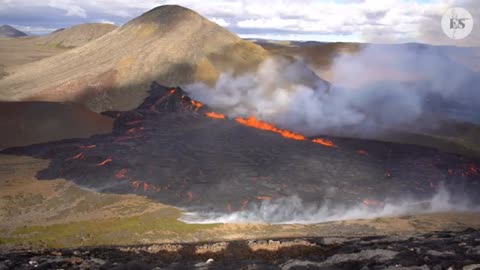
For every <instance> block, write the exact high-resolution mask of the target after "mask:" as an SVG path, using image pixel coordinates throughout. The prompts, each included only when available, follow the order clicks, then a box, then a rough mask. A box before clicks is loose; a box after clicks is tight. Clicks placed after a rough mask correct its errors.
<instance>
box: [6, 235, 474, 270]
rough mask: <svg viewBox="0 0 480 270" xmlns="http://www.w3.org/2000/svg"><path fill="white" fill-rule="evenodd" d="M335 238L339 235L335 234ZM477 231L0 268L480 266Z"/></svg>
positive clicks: (151, 252)
mask: <svg viewBox="0 0 480 270" xmlns="http://www.w3.org/2000/svg"><path fill="white" fill-rule="evenodd" d="M337 240H338V238H337ZM479 243H480V231H478V230H474V229H467V230H465V231H462V232H435V233H428V234H423V235H411V236H401V237H400V236H388V237H362V238H344V239H343V241H334V242H330V241H328V239H325V238H311V239H282V240H242V241H234V242H219V243H206V244H205V243H194V244H161V245H150V246H131V247H92V248H82V249H78V250H41V251H22V250H20V251H3V252H1V253H0V269H282V270H288V269H362V270H367V269H372V270H373V269H402V270H407V269H408V270H417V269H418V270H423V269H425V270H427V269H432V270H433V269H435V270H437V269H438V270H441V269H452V270H453V269H470V270H473V269H480V268H479V263H480V248H479Z"/></svg>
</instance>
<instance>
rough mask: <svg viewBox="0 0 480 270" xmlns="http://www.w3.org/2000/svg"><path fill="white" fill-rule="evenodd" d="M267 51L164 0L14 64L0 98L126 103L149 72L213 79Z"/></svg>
mask: <svg viewBox="0 0 480 270" xmlns="http://www.w3.org/2000/svg"><path fill="white" fill-rule="evenodd" d="M61 32H63V31H61ZM61 32H60V33H61ZM267 55H268V53H267V52H266V51H265V50H264V49H263V48H261V47H260V46H258V45H255V44H253V43H251V42H248V41H244V40H242V39H241V38H239V37H238V36H236V35H235V34H233V33H231V32H229V31H228V30H226V29H224V28H222V27H220V26H219V25H217V24H215V23H213V22H211V21H209V20H207V19H205V18H204V17H202V16H200V15H199V14H197V13H195V12H194V11H192V10H190V9H187V8H184V7H181V6H176V5H166V6H161V7H157V8H155V9H153V10H151V11H149V12H147V13H145V14H143V15H142V16H140V17H138V18H136V19H134V20H132V21H130V22H129V23H127V24H126V25H124V26H122V27H120V28H118V29H116V30H114V31H112V32H110V33H108V34H106V35H104V36H102V37H100V38H99V39H97V40H94V41H92V42H90V43H88V44H85V45H84V46H82V47H78V48H75V49H72V50H69V51H67V52H65V53H62V54H59V55H56V56H54V57H50V58H47V59H43V60H41V61H38V62H35V63H31V64H29V65H26V66H24V67H22V68H21V69H18V70H17V71H16V72H15V73H14V74H11V75H9V76H7V77H5V78H4V79H3V80H0V88H1V89H3V90H4V91H2V93H1V96H0V100H10V101H12V100H44V101H75V102H80V103H83V104H86V105H87V106H88V107H89V108H90V109H92V110H94V111H104V110H127V109H132V108H134V107H135V106H137V105H138V104H139V103H140V102H141V101H142V100H143V98H144V97H145V96H146V90H147V89H148V85H149V84H150V83H151V81H153V80H156V81H157V82H159V83H160V84H163V85H182V84H187V83H191V82H194V81H203V82H207V83H213V82H215V81H216V79H217V77H218V75H219V72H221V71H225V70H235V72H243V71H246V70H251V69H254V68H256V66H257V65H258V64H259V63H260V62H261V61H262V60H263V59H265V58H266V56H267Z"/></svg>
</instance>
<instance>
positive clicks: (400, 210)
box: [180, 186, 480, 224]
mask: <svg viewBox="0 0 480 270" xmlns="http://www.w3.org/2000/svg"><path fill="white" fill-rule="evenodd" d="M479 210H480V209H479V207H478V206H472V205H471V203H470V202H469V201H468V200H467V199H465V198H456V196H453V195H452V194H451V193H450V192H449V191H448V190H447V189H446V188H445V187H444V186H440V188H439V190H438V192H437V193H436V194H435V195H434V196H432V197H431V199H429V200H415V199H404V200H387V201H386V203H385V204H384V205H376V206H367V205H363V204H362V205H357V206H352V207H347V206H345V205H338V204H337V205H333V204H315V203H304V202H303V201H302V200H301V199H300V198H299V197H297V196H292V197H286V198H280V199H276V200H273V201H262V202H261V203H260V204H250V205H249V208H248V209H247V210H244V211H238V212H232V213H215V212H191V213H187V214H185V215H184V216H183V217H181V218H180V220H182V221H183V222H186V223H198V224H210V223H270V224H313V223H321V222H328V221H338V220H349V219H370V218H376V217H385V216H401V215H406V214H420V213H434V212H449V211H457V212H458V211H460V212H473V211H479Z"/></svg>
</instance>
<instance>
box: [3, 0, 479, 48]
mask: <svg viewBox="0 0 480 270" xmlns="http://www.w3.org/2000/svg"><path fill="white" fill-rule="evenodd" d="M474 2H475V3H476V4H478V2H480V1H478V0H417V1H414V0H404V1H401V0H350V1H348V0H271V1H258V0H209V1H204V0H180V1H162V0H43V1H39V0H0V24H10V25H13V26H15V27H17V28H19V29H20V30H23V31H26V32H28V33H31V34H45V33H48V32H51V31H53V30H55V29H58V28H62V27H68V26H71V25H75V24H80V23H86V22H110V23H115V24H117V25H122V24H124V23H125V22H127V21H129V20H131V19H132V18H134V17H136V16H138V15H140V14H142V13H144V12H146V11H148V10H149V9H151V8H153V7H156V6H159V5H164V4H179V5H183V6H186V7H189V8H191V9H193V10H195V11H197V12H199V13H200V14H202V15H203V16H205V17H207V18H209V19H210V20H213V21H215V22H216V23H218V24H220V25H222V26H224V27H227V28H228V29H230V30H231V31H233V32H235V33H237V34H239V35H240V36H242V37H248V38H255V37H260V38H267V39H280V40H285V39H288V40H318V41H355V42H426V43H439V44H441V43H443V42H447V43H448V40H445V39H443V37H442V38H440V37H439V39H438V40H437V38H436V37H435V35H436V34H437V33H436V31H437V30H438V31H441V28H440V18H441V15H442V14H443V13H444V12H445V11H446V10H447V9H448V7H451V6H461V7H462V6H467V7H470V8H475V9H476V10H473V11H472V10H469V11H471V12H472V13H476V12H477V11H478V5H476V4H472V3H474ZM475 6H477V7H475ZM474 17H475V16H474ZM474 31H475V29H474ZM426 32H428V34H426ZM432 33H433V34H432ZM438 34H439V35H441V34H442V33H441V32H439V33H438Z"/></svg>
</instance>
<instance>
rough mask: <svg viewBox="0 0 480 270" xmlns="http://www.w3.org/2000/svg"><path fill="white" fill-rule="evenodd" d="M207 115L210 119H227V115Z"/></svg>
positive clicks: (213, 113) (208, 113)
mask: <svg viewBox="0 0 480 270" xmlns="http://www.w3.org/2000/svg"><path fill="white" fill-rule="evenodd" d="M205 115H206V116H208V117H210V118H216V119H225V115H223V114H221V113H216V112H207V113H206V114H205Z"/></svg>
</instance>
